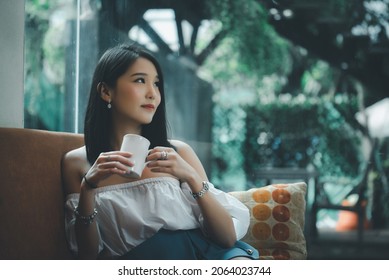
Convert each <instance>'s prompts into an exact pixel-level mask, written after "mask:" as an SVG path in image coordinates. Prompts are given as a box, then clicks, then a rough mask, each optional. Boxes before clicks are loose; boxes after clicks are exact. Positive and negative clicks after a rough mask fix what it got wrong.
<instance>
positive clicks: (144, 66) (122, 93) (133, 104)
mask: <svg viewBox="0 0 389 280" xmlns="http://www.w3.org/2000/svg"><path fill="white" fill-rule="evenodd" d="M158 86H159V78H158V73H157V70H156V68H155V66H154V64H153V63H152V62H150V61H149V60H147V59H145V58H142V57H140V58H138V59H137V60H136V61H135V62H134V63H133V64H132V65H131V66H130V67H129V68H128V70H127V72H125V73H124V74H123V75H122V76H120V77H119V79H118V80H117V83H116V87H115V89H114V90H113V93H112V100H111V104H112V109H111V110H112V113H113V117H114V120H115V119H116V120H123V121H125V122H132V123H133V124H134V125H137V126H139V125H143V124H148V123H150V122H151V121H152V119H153V116H154V114H155V111H156V110H157V108H158V106H159V104H160V103H161V94H160V92H159V88H158Z"/></svg>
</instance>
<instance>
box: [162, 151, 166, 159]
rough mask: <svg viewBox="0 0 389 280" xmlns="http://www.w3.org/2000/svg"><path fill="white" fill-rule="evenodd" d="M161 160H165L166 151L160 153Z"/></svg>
mask: <svg viewBox="0 0 389 280" xmlns="http://www.w3.org/2000/svg"><path fill="white" fill-rule="evenodd" d="M161 160H167V152H166V151H162V152H161Z"/></svg>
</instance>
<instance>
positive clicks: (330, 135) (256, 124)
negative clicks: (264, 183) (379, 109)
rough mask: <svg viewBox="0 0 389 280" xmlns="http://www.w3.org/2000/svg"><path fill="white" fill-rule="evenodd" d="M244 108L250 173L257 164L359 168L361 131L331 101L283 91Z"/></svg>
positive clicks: (336, 171)
mask: <svg viewBox="0 0 389 280" xmlns="http://www.w3.org/2000/svg"><path fill="white" fill-rule="evenodd" d="M345 105H346V104H345ZM354 109H355V108H354ZM246 112H247V119H246V141H245V143H244V150H243V153H244V154H245V155H246V156H245V170H246V174H253V171H254V170H255V169H256V168H258V167H272V166H273V167H303V168H306V167H307V166H309V165H313V166H314V167H315V168H316V169H317V170H318V171H319V172H320V173H321V176H323V177H326V176H348V177H353V176H356V175H357V174H358V171H359V167H360V162H361V158H360V157H361V153H360V149H359V141H358V140H357V139H358V132H356V131H355V130H354V129H353V128H351V127H350V126H349V125H348V124H347V122H346V121H345V119H344V118H343V116H342V115H341V114H339V111H338V110H336V108H335V107H334V106H333V105H332V103H330V102H327V101H323V100H319V99H313V98H310V99H305V98H304V97H303V96H300V97H295V98H292V97H291V96H289V97H288V96H284V95H280V96H279V97H278V98H277V99H276V100H274V101H272V102H269V103H259V104H257V105H255V106H251V107H248V108H247V110H246ZM254 183H255V182H254Z"/></svg>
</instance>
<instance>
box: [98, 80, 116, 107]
mask: <svg viewBox="0 0 389 280" xmlns="http://www.w3.org/2000/svg"><path fill="white" fill-rule="evenodd" d="M97 91H98V92H99V93H100V97H101V98H102V99H103V100H104V101H105V102H108V103H110V102H111V101H112V92H111V90H110V89H109V88H108V86H107V84H106V83H104V82H100V83H98V84H97Z"/></svg>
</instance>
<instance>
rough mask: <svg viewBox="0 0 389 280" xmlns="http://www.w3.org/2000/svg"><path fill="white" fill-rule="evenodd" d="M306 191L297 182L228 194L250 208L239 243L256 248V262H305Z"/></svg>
mask: <svg viewBox="0 0 389 280" xmlns="http://www.w3.org/2000/svg"><path fill="white" fill-rule="evenodd" d="M306 190H307V185H306V183H304V182H298V183H290V184H274V185H269V186H265V187H261V188H252V189H249V190H247V191H236V192H230V194H231V195H233V196H234V197H236V198H237V199H239V200H240V201H241V202H242V203H243V204H245V205H246V206H247V207H248V208H249V209H250V219H251V220H250V227H249V230H248V232H247V234H246V236H245V237H243V239H242V241H245V242H247V243H249V244H250V245H251V246H253V247H255V248H257V249H258V250H259V253H260V259H274V260H276V259H306V257H307V250H306V242H305V237H304V221H305V204H306V203H305V194H306Z"/></svg>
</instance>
